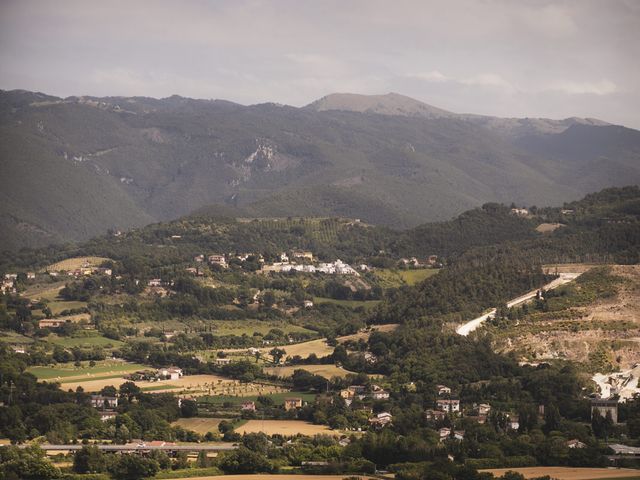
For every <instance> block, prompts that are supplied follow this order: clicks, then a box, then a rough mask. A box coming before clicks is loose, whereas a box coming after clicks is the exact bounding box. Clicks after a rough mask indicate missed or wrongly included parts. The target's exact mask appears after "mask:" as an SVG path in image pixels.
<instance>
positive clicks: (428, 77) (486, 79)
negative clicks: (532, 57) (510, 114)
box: [406, 70, 516, 92]
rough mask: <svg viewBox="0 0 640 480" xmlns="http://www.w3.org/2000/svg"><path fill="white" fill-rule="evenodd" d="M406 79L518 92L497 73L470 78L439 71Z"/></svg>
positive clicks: (409, 76) (413, 74) (418, 74)
mask: <svg viewBox="0 0 640 480" xmlns="http://www.w3.org/2000/svg"><path fill="white" fill-rule="evenodd" d="M406 77H407V78H410V79H417V80H423V81H426V82H433V83H446V82H449V83H453V84H458V85H466V86H472V87H483V88H496V89H500V90H503V91H505V92H515V91H516V88H515V87H514V86H513V85H512V84H511V83H510V82H509V81H507V80H505V78H504V77H502V76H501V75H499V74H497V73H477V74H473V75H469V76H460V77H454V76H449V75H445V74H443V73H442V72H440V71H438V70H432V71H430V72H422V73H411V74H408V75H406Z"/></svg>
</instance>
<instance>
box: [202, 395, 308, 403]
mask: <svg viewBox="0 0 640 480" xmlns="http://www.w3.org/2000/svg"><path fill="white" fill-rule="evenodd" d="M265 396H266V397H270V398H271V399H272V400H273V403H274V404H275V405H282V404H284V399H285V398H290V397H300V398H302V400H303V401H304V402H313V401H314V400H315V398H316V394H315V393H307V392H285V393H272V394H269V395H265ZM257 399H258V396H257V395H254V396H248V397H234V396H232V395H216V396H206V395H205V396H203V397H200V398H198V403H209V404H222V403H224V402H230V403H232V404H234V405H238V404H240V403H242V402H246V401H247V400H253V401H256V400H257Z"/></svg>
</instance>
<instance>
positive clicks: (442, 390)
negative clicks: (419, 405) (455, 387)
mask: <svg viewBox="0 0 640 480" xmlns="http://www.w3.org/2000/svg"><path fill="white" fill-rule="evenodd" d="M436 390H438V395H451V389H450V388H449V387H447V386H446V385H436Z"/></svg>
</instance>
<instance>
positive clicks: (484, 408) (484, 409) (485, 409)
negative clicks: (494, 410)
mask: <svg viewBox="0 0 640 480" xmlns="http://www.w3.org/2000/svg"><path fill="white" fill-rule="evenodd" d="M477 410H478V415H480V416H486V415H489V412H490V411H491V405H489V404H488V403H481V404H480V405H478V408H477Z"/></svg>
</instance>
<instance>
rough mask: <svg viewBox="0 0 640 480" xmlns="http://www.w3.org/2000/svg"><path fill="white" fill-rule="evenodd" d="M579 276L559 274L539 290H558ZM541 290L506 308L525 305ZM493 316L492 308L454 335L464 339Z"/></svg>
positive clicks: (527, 294) (525, 295)
mask: <svg viewBox="0 0 640 480" xmlns="http://www.w3.org/2000/svg"><path fill="white" fill-rule="evenodd" d="M580 275H581V273H561V274H560V276H559V277H558V278H556V279H555V280H553V281H552V282H549V283H547V284H546V285H545V286H543V287H542V288H541V289H542V290H553V289H554V288H558V287H560V286H561V285H564V284H566V283H569V282H571V281H573V280H575V279H576V278H578V277H579V276H580ZM541 289H540V288H537V289H535V290H532V291H531V292H529V293H525V294H524V295H521V296H520V297H517V298H514V299H513V300H511V301H509V302H507V307H509V308H511V307H515V306H517V305H520V304H522V303H525V302H527V301H529V300H531V299H532V298H535V296H536V294H537V293H538V291H539V290H541ZM495 314H496V309H495V308H494V309H492V310H491V311H490V312H488V313H485V314H484V315H481V316H479V317H477V318H474V319H473V320H470V321H468V322H467V323H465V324H463V325H461V326H459V327H458V328H457V329H456V333H457V334H458V335H462V336H464V337H466V336H467V335H469V334H470V333H471V332H473V331H474V330H476V329H477V328H479V327H480V326H481V325H482V324H483V323H484V322H486V321H487V320H488V319H489V318H493V316H494V315H495Z"/></svg>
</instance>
